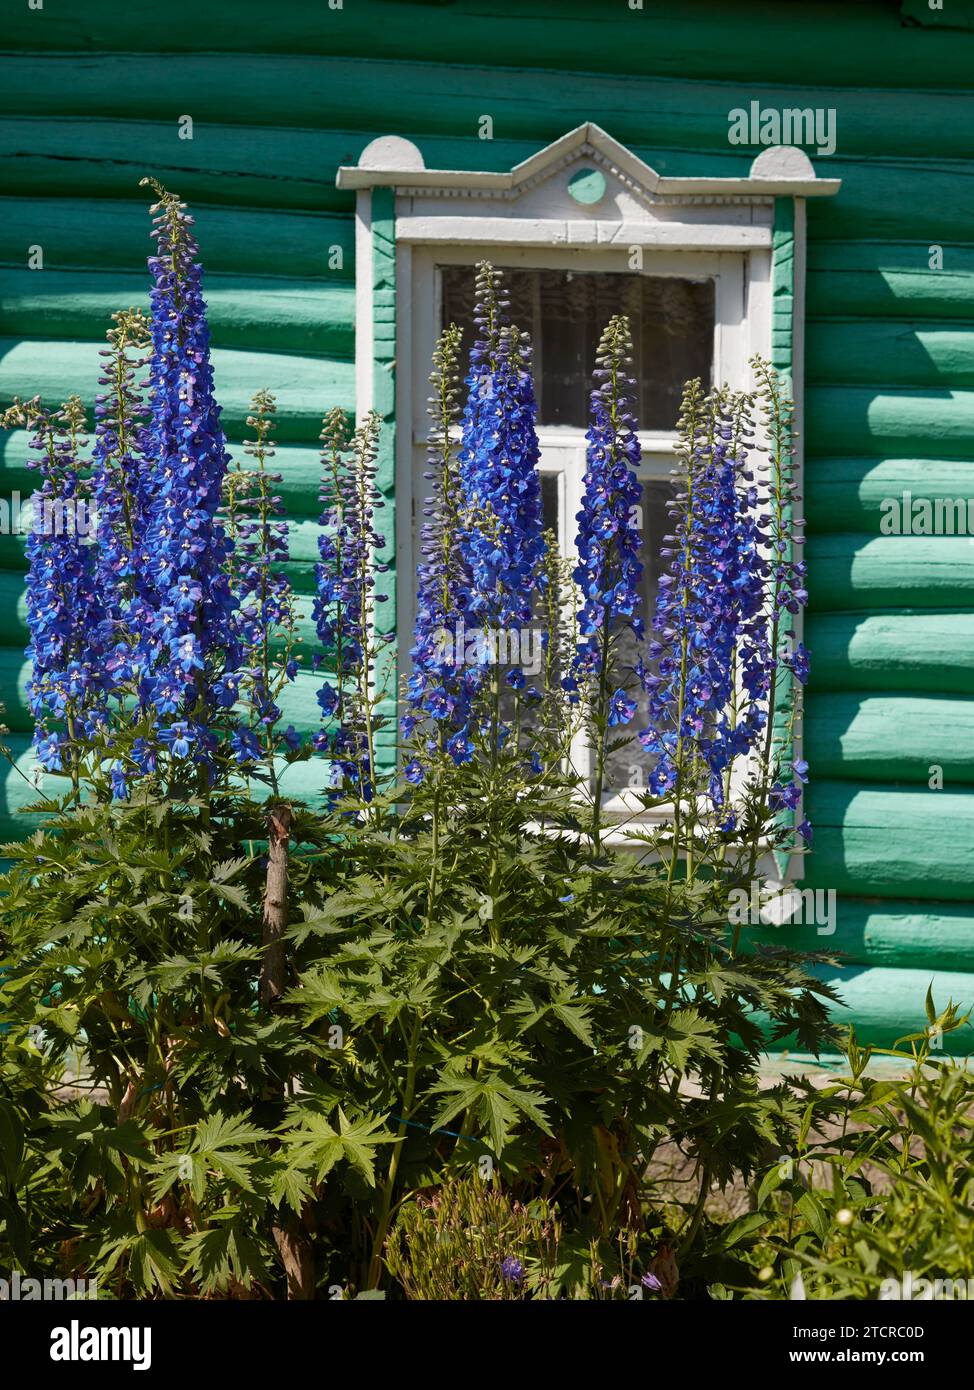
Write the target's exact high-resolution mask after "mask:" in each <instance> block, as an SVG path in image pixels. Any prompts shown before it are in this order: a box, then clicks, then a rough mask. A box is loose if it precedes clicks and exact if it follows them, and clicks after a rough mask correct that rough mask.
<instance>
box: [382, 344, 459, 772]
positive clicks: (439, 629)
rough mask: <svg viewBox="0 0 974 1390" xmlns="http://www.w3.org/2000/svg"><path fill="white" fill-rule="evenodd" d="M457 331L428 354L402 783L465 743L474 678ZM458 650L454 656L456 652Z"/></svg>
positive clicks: (403, 728)
mask: <svg viewBox="0 0 974 1390" xmlns="http://www.w3.org/2000/svg"><path fill="white" fill-rule="evenodd" d="M460 339H461V333H460V329H459V328H457V326H456V325H455V324H451V325H450V326H449V327H448V328H446V329H444V331H443V333H442V334H441V335H440V338H439V341H438V342H437V345H436V348H435V350H434V353H433V370H432V372H431V374H430V388H431V394H430V398H429V417H430V433H429V444H428V447H427V469H426V473H425V477H426V480H427V481H428V482H429V483H430V495H429V498H428V499H427V501H426V503H425V505H424V518H425V519H424V521H423V526H422V530H421V533H420V554H421V559H420V563H419V565H418V566H417V570H416V575H417V586H416V622H415V627H414V632H413V647H412V653H411V655H412V661H413V671H412V675H411V676H410V678H409V681H408V683H407V686H406V700H407V704H408V709H407V712H406V713H405V714H404V715H403V718H402V720H401V723H400V729H401V732H402V735H403V737H404V738H405V739H412V738H413V736H414V734H415V733H416V731H417V729H418V730H419V735H420V736H421V739H422V742H421V745H420V748H419V750H418V752H419V753H420V756H419V757H414V758H412V759H411V760H410V762H409V764H408V765H407V768H406V777H407V779H408V780H409V781H411V782H417V781H419V780H421V779H422V777H423V776H424V775H425V767H426V764H427V763H428V761H429V760H430V758H434V759H435V758H436V757H439V756H442V755H443V754H444V753H445V751H446V749H447V746H448V744H449V743H450V741H451V739H453V738H454V736H455V735H457V734H459V735H460V736H461V739H464V740H465V739H466V735H467V728H468V724H469V721H470V711H471V700H472V697H473V693H474V686H475V682H474V678H473V676H472V674H471V672H470V670H469V668H468V667H467V665H466V663H465V660H464V657H465V649H464V648H465V644H464V643H463V641H462V639H461V638H460V633H461V627H460V625H461V624H462V623H463V621H464V618H465V614H466V611H467V605H468V602H469V577H468V573H467V569H466V565H465V563H464V558H463V555H462V553H461V550H460V545H459V537H460V531H461V528H462V525H463V504H462V500H461V496H460V486H459V483H460V479H459V472H458V464H457V459H456V445H455V443H454V440H453V437H452V432H453V430H454V428H455V427H456V425H457V423H458V422H459V419H460V405H459V394H460V376H459V365H458V364H459V356H460ZM458 648H459V650H458Z"/></svg>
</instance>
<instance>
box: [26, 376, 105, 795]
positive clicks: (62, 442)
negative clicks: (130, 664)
mask: <svg viewBox="0 0 974 1390" xmlns="http://www.w3.org/2000/svg"><path fill="white" fill-rule="evenodd" d="M3 424H4V425H5V426H9V425H14V424H21V425H27V426H28V427H29V428H30V429H31V430H32V431H33V433H32V435H31V440H30V449H31V454H32V457H31V458H30V460H29V462H28V467H30V468H31V469H34V470H36V471H37V472H38V474H39V476H40V479H41V484H40V487H38V488H37V489H36V490H35V492H34V495H33V498H32V499H31V500H32V517H31V529H30V532H29V534H28V537H27V583H26V588H27V626H28V630H29V632H30V642H29V644H28V646H27V649H26V656H27V658H28V660H29V661H30V662H31V675H30V679H29V681H28V684H27V701H28V705H29V707H30V711H31V714H32V715H33V717H34V748H35V751H36V755H37V759H38V762H39V763H40V765H41V766H42V767H44V768H46V769H47V770H48V771H62V770H65V771H68V770H70V771H71V772H72V775H74V773H75V771H76V768H77V754H78V741H79V740H80V739H82V738H89V737H91V736H93V735H94V734H95V733H96V731H97V730H99V729H101V728H102V727H103V725H104V719H105V695H106V688H107V678H106V673H105V653H104V649H103V646H102V642H103V638H104V632H105V611H104V607H103V604H102V601H101V595H100V592H99V586H98V583H97V577H96V571H95V549H94V547H93V546H92V545H91V544H90V541H91V537H90V536H89V535H88V531H89V529H90V527H91V525H92V524H93V518H92V515H91V510H90V507H89V499H88V497H87V494H86V489H85V487H84V486H83V484H82V481H81V479H82V473H83V470H84V464H83V462H82V461H81V458H80V453H81V450H82V448H83V447H84V444H85V442H86V441H85V440H84V439H83V438H82V437H81V436H82V431H83V429H84V410H83V407H82V404H81V401H80V400H79V398H78V397H77V396H72V397H71V399H70V400H69V401H68V402H67V403H66V404H65V406H64V407H63V408H62V409H61V410H60V411H59V412H57V413H56V414H52V413H51V412H49V411H46V410H43V409H42V408H41V406H40V403H39V402H38V401H37V400H34V401H30V402H28V403H26V404H22V403H21V402H19V401H16V402H15V403H14V405H13V406H12V407H11V408H10V409H9V410H8V411H7V412H6V413H5V415H4V417H3ZM52 725H53V726H54V727H51V726H52Z"/></svg>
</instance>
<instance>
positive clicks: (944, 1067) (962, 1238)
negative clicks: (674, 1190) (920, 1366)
mask: <svg viewBox="0 0 974 1390" xmlns="http://www.w3.org/2000/svg"><path fill="white" fill-rule="evenodd" d="M927 1016H928V1021H929V1027H928V1029H927V1031H926V1032H924V1033H918V1034H912V1035H910V1036H908V1037H906V1038H902V1039H900V1041H899V1042H898V1043H897V1046H896V1047H895V1048H893V1049H891V1050H889V1051H888V1052H884V1053H881V1054H879V1055H885V1056H890V1057H893V1058H897V1059H899V1060H900V1061H901V1062H902V1063H903V1064H904V1068H905V1070H906V1074H905V1075H899V1076H895V1077H882V1078H876V1077H870V1076H869V1075H868V1074H867V1067H868V1065H869V1062H870V1059H871V1057H872V1056H873V1055H874V1054H873V1051H872V1049H870V1048H866V1049H860V1048H859V1047H858V1045H857V1043H856V1039H855V1033H854V1030H852V1031H851V1034H850V1039H849V1044H848V1047H847V1054H846V1055H847V1059H848V1062H849V1070H848V1075H846V1076H843V1077H841V1078H839V1079H838V1080H837V1081H836V1083H835V1084H833V1085H830V1086H827V1087H825V1088H824V1089H823V1090H822V1091H821V1092H819V1093H817V1094H814V1093H810V1094H809V1097H808V1104H807V1106H806V1110H805V1115H804V1117H803V1120H802V1124H801V1125H800V1127H799V1129H798V1132H797V1140H798V1147H797V1150H796V1151H795V1155H794V1158H793V1159H787V1158H786V1159H785V1160H784V1161H779V1162H778V1163H776V1164H775V1165H774V1166H773V1167H771V1168H769V1169H768V1170H767V1172H766V1173H765V1174H764V1177H763V1178H762V1181H761V1184H760V1186H759V1189H758V1194H757V1203H758V1208H759V1210H760V1211H761V1212H762V1213H763V1214H764V1217H765V1226H764V1229H763V1230H762V1233H761V1239H760V1242H759V1243H758V1244H757V1245H756V1246H755V1249H754V1251H753V1254H752V1258H753V1260H754V1262H755V1264H756V1265H758V1267H759V1268H760V1270H761V1276H762V1285H763V1289H762V1290H761V1291H760V1292H759V1293H757V1295H756V1296H764V1297H776V1298H780V1297H783V1296H784V1297H788V1296H791V1297H798V1298H843V1299H876V1298H883V1297H885V1298H890V1297H893V1298H903V1297H905V1298H909V1297H931V1296H933V1297H948V1298H949V1297H951V1296H959V1297H969V1296H970V1295H971V1292H972V1291H974V1284H967V1281H968V1280H972V1279H974V1073H972V1072H971V1071H970V1070H969V1067H968V1066H967V1065H966V1064H965V1063H964V1062H960V1061H955V1060H952V1059H950V1058H947V1057H943V1056H941V1055H938V1052H937V1049H936V1047H935V1044H936V1043H937V1042H938V1041H939V1039H940V1038H942V1036H943V1034H945V1033H947V1032H951V1031H953V1030H954V1029H956V1028H959V1027H961V1026H962V1025H964V1024H965V1023H966V1022H967V1015H964V1016H963V1017H961V1016H960V1015H959V1013H958V1010H957V1008H956V1006H955V1005H953V1004H952V1003H951V1004H948V1006H947V1008H946V1009H945V1010H944V1011H943V1012H942V1013H940V1014H938V1012H937V1010H936V1008H935V1006H934V1004H933V1000H932V997H931V995H930V994H929V993H928V996H927ZM905 1044H908V1045H909V1046H908V1047H907V1046H904V1045H905ZM816 1130H817V1131H818V1137H815V1135H816ZM810 1136H811V1137H810ZM921 1280H926V1281H928V1283H927V1284H926V1285H922V1284H921V1283H920V1282H919V1281H921ZM937 1280H942V1281H952V1283H948V1284H947V1285H946V1291H940V1292H937V1289H936V1285H935V1281H937ZM911 1283H912V1292H911ZM954 1284H957V1285H958V1286H959V1287H960V1289H961V1290H962V1291H961V1292H959V1293H957V1294H953V1295H952V1294H951V1288H952V1287H953V1285H954ZM904 1290H905V1291H904ZM752 1296H755V1294H754V1293H753V1292H752Z"/></svg>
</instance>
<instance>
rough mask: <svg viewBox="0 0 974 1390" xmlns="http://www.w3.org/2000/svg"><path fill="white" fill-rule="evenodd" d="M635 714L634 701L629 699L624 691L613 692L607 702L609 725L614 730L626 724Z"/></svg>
mask: <svg viewBox="0 0 974 1390" xmlns="http://www.w3.org/2000/svg"><path fill="white" fill-rule="evenodd" d="M635 713H636V701H635V700H633V699H631V698H630V697H629V696H628V695H627V694H626V692H625V691H624V690H616V691H614V692H613V694H612V696H611V698H610V700H609V725H610V727H612V728H615V727H616V725H618V724H628V723H629V721H630V719H631V718H632V717H633V715H634V714H635Z"/></svg>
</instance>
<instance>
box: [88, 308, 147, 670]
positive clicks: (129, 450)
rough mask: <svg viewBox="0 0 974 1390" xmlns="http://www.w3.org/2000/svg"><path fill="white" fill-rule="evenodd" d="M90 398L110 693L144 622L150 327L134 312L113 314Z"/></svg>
mask: <svg viewBox="0 0 974 1390" xmlns="http://www.w3.org/2000/svg"><path fill="white" fill-rule="evenodd" d="M112 319H113V322H114V327H113V328H111V329H110V330H109V331H108V334H107V337H108V342H109V346H108V347H107V348H106V349H104V350H103V351H102V353H101V356H102V357H103V358H105V359H106V361H105V363H104V365H103V367H102V374H101V375H100V376H99V378H98V382H99V385H100V386H103V387H106V388H107V390H104V391H102V392H99V394H98V395H97V396H96V397H95V443H94V448H93V450H92V467H91V493H92V502H93V505H94V511H95V517H96V520H97V535H96V547H95V569H96V576H97V584H98V590H99V594H100V597H101V603H102V606H103V610H104V621H105V631H104V634H103V645H104V647H105V650H106V652H107V653H108V656H107V663H106V670H107V674H108V675H109V677H110V683H111V685H112V687H113V688H117V687H119V686H122V685H123V684H124V682H125V681H126V680H127V679H128V678H129V677H130V675H131V670H132V633H133V632H135V631H138V629H139V627H140V626H141V624H142V622H143V621H144V617H145V611H146V610H145V602H146V598H147V575H146V570H145V568H144V567H143V566H142V565H140V564H138V563H137V562H136V557H137V556H138V555H139V553H140V551H141V544H142V537H143V535H144V532H145V529H146V526H147V524H148V504H147V489H148V482H149V477H150V473H151V469H150V465H149V461H148V459H147V458H146V455H145V443H146V439H145V404H144V402H143V398H142V395H141V392H140V389H139V386H138V385H137V383H136V380H135V378H136V373H137V372H138V371H139V370H140V368H142V367H144V366H145V364H146V361H147V356H146V354H147V351H148V348H149V345H150V335H149V322H148V320H147V319H146V317H145V315H144V314H143V313H142V312H141V310H138V309H129V310H125V311H123V312H121V313H117V314H113V315H112Z"/></svg>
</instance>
